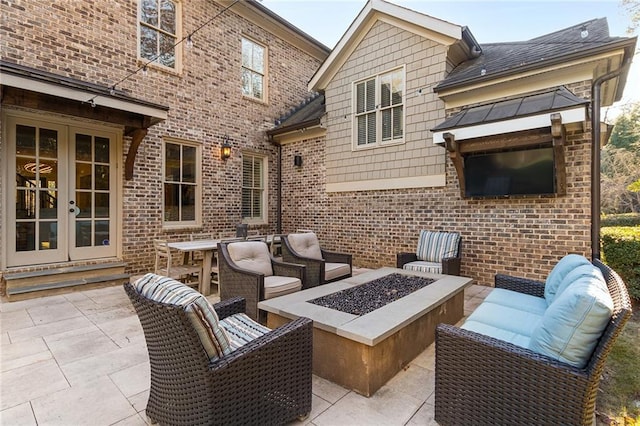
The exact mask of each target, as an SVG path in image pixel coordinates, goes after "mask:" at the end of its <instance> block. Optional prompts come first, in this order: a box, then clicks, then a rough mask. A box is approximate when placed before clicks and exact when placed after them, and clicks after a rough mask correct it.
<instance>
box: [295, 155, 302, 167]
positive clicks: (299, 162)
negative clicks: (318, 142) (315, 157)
mask: <svg viewBox="0 0 640 426" xmlns="http://www.w3.org/2000/svg"><path fill="white" fill-rule="evenodd" d="M293 165H294V166H296V167H302V155H294V156H293Z"/></svg>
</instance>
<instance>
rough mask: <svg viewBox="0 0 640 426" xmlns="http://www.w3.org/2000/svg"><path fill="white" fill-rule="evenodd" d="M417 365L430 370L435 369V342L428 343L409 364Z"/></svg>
mask: <svg viewBox="0 0 640 426" xmlns="http://www.w3.org/2000/svg"><path fill="white" fill-rule="evenodd" d="M412 364H413V365H418V366H420V367H422V368H426V369H428V370H431V371H435V369H436V344H435V343H432V344H430V345H429V346H428V347H427V349H425V350H424V351H422V352H421V353H420V354H419V355H418V356H417V357H415V358H414V359H413V361H411V363H410V364H409V365H412Z"/></svg>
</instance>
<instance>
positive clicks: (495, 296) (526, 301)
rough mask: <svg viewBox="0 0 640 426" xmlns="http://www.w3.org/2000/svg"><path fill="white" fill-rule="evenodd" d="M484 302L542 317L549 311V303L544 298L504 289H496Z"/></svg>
mask: <svg viewBox="0 0 640 426" xmlns="http://www.w3.org/2000/svg"><path fill="white" fill-rule="evenodd" d="M484 301H485V302H490V303H496V304H498V305H502V306H508V307H511V308H515V309H520V310H523V311H527V312H530V313H533V314H536V315H540V316H542V315H544V312H545V311H546V310H547V301H546V300H545V298H544V297H536V296H532V295H530V294H524V293H519V292H517V291H513V290H507V289H504V288H494V289H493V290H491V293H489V295H488V296H487V297H485V299H484Z"/></svg>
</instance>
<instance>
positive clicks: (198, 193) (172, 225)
mask: <svg viewBox="0 0 640 426" xmlns="http://www.w3.org/2000/svg"><path fill="white" fill-rule="evenodd" d="M167 144H174V145H179V146H181V147H182V146H187V147H192V148H195V149H196V158H195V166H196V170H195V171H196V179H195V183H193V184H191V183H188V182H187V183H185V182H180V183H178V182H177V181H168V180H167V179H166V166H167ZM182 167H183V164H182V158H181V159H180V169H181V170H182ZM166 183H170V184H180V185H185V184H187V185H189V184H191V185H192V186H193V187H194V200H195V206H194V219H193V220H174V221H170V220H165V189H164V186H165V184H166ZM161 185H162V186H161V188H160V191H161V193H162V227H163V229H176V228H192V227H194V226H202V144H201V143H198V142H192V141H186V140H181V139H176V138H168V137H165V138H163V141H162V170H161Z"/></svg>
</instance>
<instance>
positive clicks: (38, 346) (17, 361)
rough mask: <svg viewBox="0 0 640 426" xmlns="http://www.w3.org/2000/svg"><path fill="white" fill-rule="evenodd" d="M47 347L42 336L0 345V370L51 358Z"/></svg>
mask: <svg viewBox="0 0 640 426" xmlns="http://www.w3.org/2000/svg"><path fill="white" fill-rule="evenodd" d="M51 358H52V355H51V352H50V351H49V348H48V347H47V345H46V344H45V343H44V340H42V338H36V339H31V340H25V341H23V342H18V343H13V344H7V345H2V346H0V371H8V370H13V369H14V368H18V367H23V366H25V365H29V364H33V363H37V362H40V361H45V360H47V359H51Z"/></svg>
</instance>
